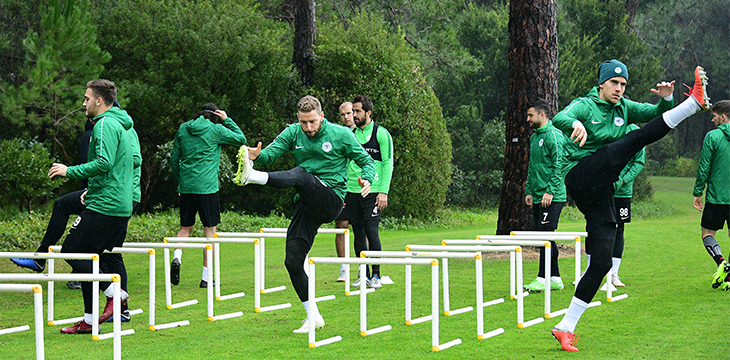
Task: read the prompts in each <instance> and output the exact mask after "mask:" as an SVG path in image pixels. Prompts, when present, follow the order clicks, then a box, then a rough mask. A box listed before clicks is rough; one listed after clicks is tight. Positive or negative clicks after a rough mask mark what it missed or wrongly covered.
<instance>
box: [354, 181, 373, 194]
mask: <svg viewBox="0 0 730 360" xmlns="http://www.w3.org/2000/svg"><path fill="white" fill-rule="evenodd" d="M357 183H358V184H359V185H360V187H361V188H362V189H360V195H362V197H366V196H368V194H370V181H367V180H363V179H362V178H361V177H358V178H357Z"/></svg>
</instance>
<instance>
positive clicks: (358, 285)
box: [350, 277, 370, 287]
mask: <svg viewBox="0 0 730 360" xmlns="http://www.w3.org/2000/svg"><path fill="white" fill-rule="evenodd" d="M369 284H370V280H369V279H366V280H365V286H368V285H369ZM350 286H352V287H360V278H359V277H358V278H357V280H355V282H354V283H352V284H350Z"/></svg>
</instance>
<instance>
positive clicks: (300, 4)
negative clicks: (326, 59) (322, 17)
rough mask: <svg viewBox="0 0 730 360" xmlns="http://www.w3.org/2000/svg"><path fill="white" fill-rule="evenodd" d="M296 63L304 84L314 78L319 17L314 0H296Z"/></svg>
mask: <svg viewBox="0 0 730 360" xmlns="http://www.w3.org/2000/svg"><path fill="white" fill-rule="evenodd" d="M294 4H295V5H294V65H295V66H296V67H297V69H299V77H300V79H301V80H302V84H304V86H311V85H312V82H313V80H314V42H315V41H316V39H317V19H316V17H315V8H314V5H315V4H314V0H300V1H295V2H294Z"/></svg>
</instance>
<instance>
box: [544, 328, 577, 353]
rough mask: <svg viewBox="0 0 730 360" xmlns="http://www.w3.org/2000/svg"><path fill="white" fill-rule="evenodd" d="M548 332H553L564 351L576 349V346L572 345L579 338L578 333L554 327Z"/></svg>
mask: <svg viewBox="0 0 730 360" xmlns="http://www.w3.org/2000/svg"><path fill="white" fill-rule="evenodd" d="M550 332H551V333H552V334H553V336H554V337H555V339H557V340H558V342H559V343H560V347H562V348H563V350H564V351H578V348H577V347H575V345H573V343H574V342H575V340H576V339H579V338H578V335H576V334H573V333H572V332H568V331H560V330H558V329H555V328H553V329H552V330H550Z"/></svg>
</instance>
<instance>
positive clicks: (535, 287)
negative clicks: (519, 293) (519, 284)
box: [524, 279, 552, 292]
mask: <svg viewBox="0 0 730 360" xmlns="http://www.w3.org/2000/svg"><path fill="white" fill-rule="evenodd" d="M550 285H551V286H552V284H550ZM524 288H525V290H527V291H529V292H541V291H545V284H543V283H542V282H540V280H537V279H535V280H532V282H531V283H529V284H527V285H525V286H524ZM551 289H552V287H551Z"/></svg>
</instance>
